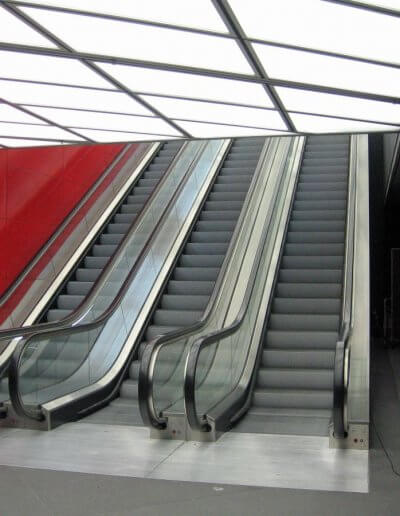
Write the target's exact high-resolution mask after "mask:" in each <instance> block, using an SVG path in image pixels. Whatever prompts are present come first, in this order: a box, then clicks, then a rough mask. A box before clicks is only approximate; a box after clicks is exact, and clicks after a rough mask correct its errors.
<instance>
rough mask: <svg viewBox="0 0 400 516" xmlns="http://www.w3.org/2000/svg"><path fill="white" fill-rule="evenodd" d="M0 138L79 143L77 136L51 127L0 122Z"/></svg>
mask: <svg viewBox="0 0 400 516" xmlns="http://www.w3.org/2000/svg"><path fill="white" fill-rule="evenodd" d="M0 136H21V137H22V138H29V137H35V138H51V139H54V140H57V139H58V140H77V141H80V138H79V137H78V136H75V135H74V134H72V133H69V132H68V131H63V130H62V129H59V128H58V127H53V126H51V125H22V124H8V123H6V122H0Z"/></svg>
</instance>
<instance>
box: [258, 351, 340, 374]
mask: <svg viewBox="0 0 400 516" xmlns="http://www.w3.org/2000/svg"><path fill="white" fill-rule="evenodd" d="M334 362H335V352H334V351H331V350H322V351H321V350H315V349H312V350H311V349H307V350H303V349H300V350H299V349H264V350H263V354H262V359H261V367H268V368H272V367H283V368H286V369H288V368H297V367H299V368H316V369H328V368H333V366H334Z"/></svg>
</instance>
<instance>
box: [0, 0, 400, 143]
mask: <svg viewBox="0 0 400 516" xmlns="http://www.w3.org/2000/svg"><path fill="white" fill-rule="evenodd" d="M0 27H1V31H0V146H3V147H20V146H37V145H49V144H55V145H58V144H60V143H64V144H70V143H92V142H120V141H145V140H161V139H174V138H213V137H225V136H250V135H268V134H273V135H280V134H292V133H301V134H307V133H334V132H373V131H398V130H399V128H400V104H399V102H400V54H399V51H398V48H399V34H400V0H381V1H369V0H357V1H351V0H229V1H228V0H146V1H143V0H112V1H110V0H108V1H107V0H96V1H93V0H40V1H38V0H30V1H26V2H23V1H11V0H10V1H6V0H0Z"/></svg>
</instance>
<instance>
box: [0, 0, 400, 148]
mask: <svg viewBox="0 0 400 516" xmlns="http://www.w3.org/2000/svg"><path fill="white" fill-rule="evenodd" d="M319 1H320V2H322V3H327V4H338V6H339V5H340V6H341V7H345V8H348V9H352V11H354V10H364V11H367V12H369V13H371V15H379V16H382V15H384V16H389V17H392V18H393V19H399V18H400V10H395V9H391V8H387V7H382V6H379V5H374V3H373V2H372V1H371V2H369V3H364V2H362V1H356V0H319ZM50 3H51V2H50ZM62 4H63V2H60V5H46V0H42V3H41V4H38V3H33V2H29V1H19V0H0V7H1V8H2V9H3V10H4V11H6V12H7V13H9V14H11V15H12V16H13V17H15V19H17V20H19V22H21V23H23V24H24V25H25V26H26V27H29V28H30V29H32V30H33V31H35V32H36V33H37V34H39V35H40V36H41V37H43V38H45V39H47V40H48V41H49V46H48V47H46V46H36V45H27V44H24V43H23V42H21V43H19V42H18V41H17V42H14V41H13V42H9V41H2V40H1V34H0V51H6V52H8V53H10V52H16V53H22V54H32V55H41V56H48V57H53V58H64V59H65V58H67V59H70V60H73V61H74V62H77V63H80V64H81V65H83V66H84V67H85V68H86V69H87V70H90V72H91V73H93V76H94V77H95V76H97V77H98V78H101V80H102V82H103V83H104V85H105V86H104V87H97V86H90V85H89V86H87V85H79V84H76V83H75V82H74V77H71V82H70V83H69V82H57V81H54V82H53V81H48V80H45V79H44V80H43V81H42V80H38V78H37V77H36V78H35V79H30V78H29V77H28V78H24V79H21V78H19V77H14V76H13V70H12V69H5V70H4V69H3V70H2V71H1V72H0V73H1V76H0V86H1V85H2V84H14V83H15V84H23V85H30V84H32V85H41V86H49V87H54V88H57V87H68V88H71V92H72V91H73V89H74V90H75V91H76V90H82V91H83V90H85V91H88V92H90V91H92V90H93V91H96V92H107V93H109V92H111V91H112V92H115V93H120V94H121V93H122V94H124V95H125V96H126V98H128V97H129V98H130V99H132V100H133V101H135V103H136V104H137V105H138V106H141V108H144V109H145V110H146V112H147V114H144V113H132V112H130V111H129V109H127V111H126V112H125V111H123V110H113V109H111V110H108V109H107V110H106V109H104V110H102V109H101V108H99V109H97V108H96V109H93V108H91V107H90V106H82V105H78V106H76V107H71V106H70V105H68V103H65V104H64V105H63V103H62V102H61V103H54V102H52V101H51V99H50V100H48V99H46V98H45V97H44V98H43V102H41V101H40V102H37V101H32V100H29V99H28V101H25V102H15V101H13V100H12V98H7V97H4V98H3V97H2V94H1V91H0V108H1V106H2V105H6V106H9V107H10V108H13V109H14V110H16V112H19V113H23V114H25V115H27V116H29V117H30V118H31V119H32V120H31V121H30V122H29V121H27V122H21V121H19V120H18V119H17V118H18V117H16V120H10V119H4V118H3V117H2V114H1V111H0V147H7V140H9V141H11V140H31V141H32V145H35V142H37V141H39V140H40V141H41V142H43V141H48V142H49V143H54V142H60V143H92V142H95V141H96V138H94V137H93V131H97V132H98V134H100V133H101V131H103V132H104V131H105V132H107V133H110V134H112V133H113V132H115V135H116V136H115V138H116V139H115V140H110V141H118V137H119V135H120V133H124V134H125V135H126V137H127V138H132V139H135V136H136V137H138V139H139V140H140V137H139V135H140V134H142V135H146V137H147V136H152V135H153V136H154V139H155V140H156V139H157V137H168V136H170V137H171V139H172V138H198V137H202V136H203V134H202V135H199V134H195V131H194V132H193V131H191V130H188V129H187V128H186V127H187V125H186V126H185V124H189V126H190V124H191V127H195V128H196V126H201V125H203V126H205V124H206V126H207V127H209V128H210V131H211V133H212V134H210V135H211V136H218V128H219V127H220V128H221V135H223V136H227V134H226V130H227V129H228V130H229V128H230V127H231V128H232V136H235V135H241V132H240V131H239V133H237V134H236V131H237V130H239V129H240V130H243V131H244V133H243V134H245V135H249V131H250V132H251V130H254V131H255V133H256V134H259V133H260V131H265V134H268V133H270V132H272V133H273V134H275V133H277V134H285V132H286V133H298V134H307V133H310V132H314V131H307V130H304V129H301V128H299V127H296V122H295V118H296V115H301V116H305V117H309V118H310V120H311V119H312V117H314V118H315V117H319V118H320V119H321V120H326V121H336V122H338V123H339V126H338V127H339V129H340V121H341V120H343V121H346V122H347V123H348V122H351V123H354V124H355V127H356V130H357V132H365V131H368V128H367V126H368V124H373V126H374V127H373V129H374V130H382V131H384V130H391V131H397V130H398V129H399V128H400V111H399V114H398V119H397V118H393V117H390V118H391V120H385V115H379V112H378V116H374V115H373V114H372V115H369V113H367V114H366V116H365V117H364V116H362V117H360V116H356V115H354V114H353V115H349V116H347V115H346V114H343V113H340V112H338V113H337V114H332V113H331V112H327V111H325V112H324V111H323V110H321V112H318V111H315V110H312V111H310V110H308V109H306V108H301V109H300V108H298V107H297V108H296V109H294V108H291V109H289V107H288V106H287V105H286V104H285V102H284V100H283V99H282V98H281V94H280V91H279V90H280V88H289V89H291V90H301V91H302V92H310V93H317V94H330V95H336V96H343V97H346V98H347V99H354V101H357V100H361V101H374V102H375V106H376V103H377V102H378V103H382V106H383V105H387V104H389V105H390V104H391V105H393V106H394V109H396V108H397V105H398V104H400V96H394V95H389V94H387V93H386V92H385V91H373V92H372V91H371V92H370V91H358V90H356V89H349V88H344V87H336V86H335V85H332V86H331V85H326V84H325V85H324V84H318V83H315V81H314V82H312V81H310V82H304V81H300V80H299V81H293V80H287V79H285V78H282V77H275V76H273V75H272V74H271V73H270V72H269V71H268V67H267V66H266V64H265V63H264V62H263V60H262V58H261V57H260V55H259V54H258V52H257V48H256V46H259V45H262V46H264V47H265V48H278V49H282V50H286V51H294V52H300V53H303V54H304V55H310V54H311V55H318V56H321V57H323V58H324V57H325V58H327V60H329V59H336V60H343V62H346V63H349V62H350V63H351V62H353V63H355V64H360V63H361V64H364V65H366V66H368V65H371V66H373V67H376V70H377V71H379V70H382V71H384V70H386V71H387V70H393V72H397V71H399V73H400V62H398V63H397V62H393V60H390V59H385V56H384V55H383V56H382V60H381V59H376V57H373V56H371V57H368V56H357V55H355V54H347V53H346V54H344V53H340V52H337V51H335V50H326V49H320V48H311V47H310V46H307V45H297V44H293V43H291V42H288V41H286V42H285V41H274V40H271V39H267V38H263V39H259V38H252V37H250V36H249V35H248V34H247V33H246V30H245V29H244V28H243V24H242V21H241V19H240V16H238V14H237V13H236V12H235V10H234V8H233V7H232V5H231V4H230V3H229V0H210V5H211V6H213V8H214V9H215V10H216V12H217V13H218V15H219V17H220V19H221V20H222V21H223V24H224V25H225V26H226V29H227V30H226V31H225V32H217V31H215V30H207V29H204V28H194V27H188V26H182V25H178V24H172V23H164V22H160V21H153V20H145V19H139V18H128V17H124V16H119V15H115V14H106V13H101V12H91V11H87V10H84V9H82V10H81V9H75V8H70V7H68V2H67V1H66V2H65V4H66V5H65V6H63V5H62ZM94 6H95V3H94ZM249 8H250V7H249ZM37 12H42V13H43V12H50V13H51V12H53V13H58V14H59V15H75V16H81V17H82V16H83V17H88V18H92V19H103V20H110V21H112V22H123V23H124V24H133V25H135V26H139V25H140V26H142V27H144V28H146V27H153V28H154V27H156V28H161V29H166V30H171V31H172V30H173V31H180V33H188V34H195V35H199V36H213V37H217V38H221V40H222V39H223V40H229V41H231V42H233V43H235V44H236V45H237V46H238V48H239V49H240V51H241V54H242V56H243V57H244V58H245V60H246V62H247V63H248V65H249V69H250V70H251V71H252V73H238V72H227V71H221V70H215V69H211V68H210V69H209V68H204V67H198V66H188V65H183V64H177V63H174V62H173V59H171V61H172V62H157V61H151V60H141V59H137V58H134V57H124V56H119V55H108V54H107V55H103V54H97V53H91V52H83V51H78V50H75V49H74V48H72V46H71V45H70V44H68V43H67V42H66V41H64V40H63V38H62V37H60V36H59V35H58V34H56V33H54V32H52V31H51V30H49V29H48V28H47V27H46V26H45V25H43V24H41V23H39V22H38V21H37V20H36V19H35V16H34V14H35V13H37ZM0 14H1V13H0ZM178 14H179V13H177V15H178ZM177 20H179V16H177ZM299 23H300V22H299ZM266 36H268V34H266ZM105 37H106V36H105ZM159 44H161V45H162V44H163V42H162V41H161V42H160V43H159ZM379 57H380V56H379ZM327 63H329V61H327ZM102 64H113V65H123V66H124V67H126V68H127V69H129V68H134V69H137V68H145V69H148V70H156V71H159V72H177V73H183V74H186V75H187V76H191V77H198V78H211V79H213V78H214V79H219V80H221V79H223V80H226V81H227V88H229V87H230V86H232V85H234V83H232V82H228V81H229V80H230V81H239V82H240V84H248V85H258V86H261V87H262V88H263V89H264V91H265V103H264V104H262V103H258V104H257V105H254V103H252V102H251V99H249V101H248V100H247V99H246V98H244V99H243V102H240V101H234V102H233V101H231V100H229V99H228V98H226V99H224V98H221V99H218V100H216V99H215V98H208V96H207V92H205V93H204V96H202V97H201V98H199V97H198V96H196V95H194V94H191V92H190V91H187V94H185V95H182V94H180V95H178V94H176V95H175V94H171V93H170V92H169V91H163V87H162V85H161V86H160V91H159V92H158V90H157V93H155V92H154V91H147V90H146V89H143V88H140V87H139V88H132V87H131V86H129V85H127V84H125V82H124V80H121V79H120V78H118V74H114V73H113V72H111V73H110V72H109V71H105V69H104V68H103V67H102V66H101V65H102ZM107 84H109V87H107ZM235 84H238V83H235ZM185 93H186V92H185ZM399 95H400V93H399ZM144 97H145V98H144ZM153 99H154V104H153ZM158 99H165V100H168V101H177V102H182V101H183V102H185V101H187V104H190V102H196V103H199V102H200V103H204V107H205V112H204V115H202V116H195V114H193V116H192V115H191V113H190V110H189V115H188V116H182V115H179V114H178V115H176V116H170V115H168V113H165V112H164V110H163V109H159V108H158V107H157V100H158ZM371 105H372V104H371ZM209 106H211V108H212V107H213V106H214V107H215V108H216V109H219V108H223V107H225V108H229V107H232V115H231V117H230V119H229V120H227V119H221V120H215V117H214V118H213V117H209V116H208V114H207V112H206V108H207V107H209ZM37 108H40V109H41V108H51V109H53V111H54V110H57V109H58V110H60V111H59V113H61V110H64V111H69V112H74V111H75V112H80V113H96V114H103V115H104V117H105V118H104V120H105V122H104V124H106V123H107V122H106V119H107V116H108V115H118V116H121V117H124V116H125V117H129V116H134V117H135V119H136V117H143V119H147V120H149V119H151V120H158V121H160V123H163V124H164V126H165V127H169V128H170V129H171V134H168V131H166V132H164V131H154V132H149V131H148V130H140V126H135V127H134V126H132V127H131V128H129V129H125V128H121V129H118V128H117V129H116V128H115V127H111V128H109V127H107V126H106V125H103V126H102V127H99V126H92V125H90V124H89V125H88V124H82V123H76V124H65V123H60V122H59V121H57V116H56V118H55V119H53V116H44V115H43V114H40V113H38V112H37ZM40 109H39V111H40ZM237 109H241V110H242V112H245V110H246V109H248V113H250V114H251V113H256V112H255V111H254V110H257V112H258V113H259V114H260V116H261V117H262V116H263V114H265V117H266V118H265V119H266V120H267V119H268V118H267V117H268V114H271V116H273V115H274V114H279V117H280V119H281V121H282V125H281V126H280V125H279V124H272V125H271V124H269V123H268V122H265V123H264V122H263V123H262V124H261V123H260V122H257V123H255V122H254V123H252V120H251V116H249V119H248V121H245V122H243V121H242V120H240V119H236V118H235V110H237ZM243 110H244V111H243ZM375 111H376V110H375ZM56 114H57V112H56ZM393 119H395V123H394V122H393ZM35 120H36V121H37V122H36V123H37V124H38V125H40V126H41V127H43V126H46V127H49V126H50V127H54V128H57V129H58V130H62V131H64V132H65V138H63V139H62V140H60V139H59V138H58V137H55V138H53V137H48V138H47V137H46V138H38V137H36V136H29V137H26V136H20V135H18V134H17V133H13V132H11V133H9V132H5V131H4V130H3V124H7V126H11V124H13V126H15V127H17V126H20V125H25V126H28V125H35ZM125 120H128V118H125ZM129 120H132V122H133V118H131V119H129ZM137 120H140V118H138V119H137ZM4 127H5V126H4ZM86 131H89V132H91V133H90V136H89V135H88V133H85V132H86ZM326 132H331V131H326ZM341 132H347V131H346V130H342V131H341ZM130 135H132V136H130ZM100 141H104V140H100Z"/></svg>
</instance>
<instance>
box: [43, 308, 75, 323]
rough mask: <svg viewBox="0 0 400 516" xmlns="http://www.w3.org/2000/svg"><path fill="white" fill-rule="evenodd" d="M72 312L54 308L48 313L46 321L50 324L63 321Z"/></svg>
mask: <svg viewBox="0 0 400 516" xmlns="http://www.w3.org/2000/svg"><path fill="white" fill-rule="evenodd" d="M71 312H72V310H60V309H57V308H52V309H51V310H48V312H47V313H46V319H47V321H48V322H54V321H60V320H61V319H65V318H66V317H67V316H68V315H69V314H70V313H71Z"/></svg>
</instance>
